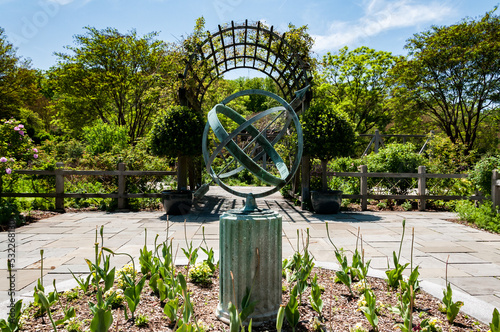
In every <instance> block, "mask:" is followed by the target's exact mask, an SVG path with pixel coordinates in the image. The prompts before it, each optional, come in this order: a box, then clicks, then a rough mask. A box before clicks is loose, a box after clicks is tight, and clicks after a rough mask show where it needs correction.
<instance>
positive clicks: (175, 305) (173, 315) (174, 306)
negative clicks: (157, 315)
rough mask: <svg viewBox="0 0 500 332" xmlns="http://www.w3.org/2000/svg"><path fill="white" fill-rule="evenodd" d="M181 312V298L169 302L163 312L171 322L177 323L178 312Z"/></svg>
mask: <svg viewBox="0 0 500 332" xmlns="http://www.w3.org/2000/svg"><path fill="white" fill-rule="evenodd" d="M178 310H179V298H178V297H176V298H175V299H170V300H168V302H167V303H165V306H164V307H163V312H164V313H165V315H167V317H168V318H169V319H170V322H172V323H175V322H177V311H178Z"/></svg>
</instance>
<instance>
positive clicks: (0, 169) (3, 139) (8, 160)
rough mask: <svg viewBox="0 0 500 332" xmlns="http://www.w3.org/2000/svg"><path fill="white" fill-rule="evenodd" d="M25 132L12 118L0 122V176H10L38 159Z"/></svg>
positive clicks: (35, 150)
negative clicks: (13, 171)
mask: <svg viewBox="0 0 500 332" xmlns="http://www.w3.org/2000/svg"><path fill="white" fill-rule="evenodd" d="M25 130H26V129H25V128H24V125H23V124H22V123H21V122H20V121H17V120H16V119H14V118H11V119H9V120H1V121H0V175H5V174H11V173H12V170H13V169H15V168H22V167H23V166H25V165H26V164H27V163H29V161H31V160H34V159H37V158H38V150H37V149H36V148H35V147H34V146H33V141H32V140H31V138H30V137H29V136H28V135H27V134H26V131H25Z"/></svg>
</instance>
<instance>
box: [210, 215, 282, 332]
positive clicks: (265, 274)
mask: <svg viewBox="0 0 500 332" xmlns="http://www.w3.org/2000/svg"><path fill="white" fill-rule="evenodd" d="M281 221H282V217H281V215H280V214H279V213H277V212H274V211H269V210H267V211H260V212H250V213H244V212H237V211H229V212H226V213H224V214H223V215H222V216H221V217H220V225H219V229H220V233H219V234H220V239H219V243H220V276H219V279H220V280H219V281H220V290H219V305H218V306H217V310H216V315H217V317H218V318H219V319H220V320H222V321H223V322H226V323H229V311H228V305H229V302H233V303H234V302H235V299H236V303H235V305H236V306H237V308H238V310H239V311H241V308H240V305H241V300H242V298H243V296H244V295H245V292H246V289H247V288H251V289H252V294H251V301H258V303H257V305H256V307H255V311H254V312H253V314H252V315H251V316H250V317H249V319H250V318H251V319H252V325H254V326H255V325H258V324H259V323H262V322H266V321H271V320H275V319H276V315H277V312H278V309H279V306H280V304H281V269H282V262H281V238H282V237H281ZM231 272H232V273H233V276H234V291H233V283H232V280H231ZM235 293H236V294H235Z"/></svg>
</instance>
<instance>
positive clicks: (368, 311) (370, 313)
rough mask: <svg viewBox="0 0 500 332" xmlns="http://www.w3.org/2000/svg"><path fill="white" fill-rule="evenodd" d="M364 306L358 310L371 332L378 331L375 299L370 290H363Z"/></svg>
mask: <svg viewBox="0 0 500 332" xmlns="http://www.w3.org/2000/svg"><path fill="white" fill-rule="evenodd" d="M364 297H365V303H366V304H365V305H363V306H361V307H360V308H359V309H360V310H361V311H362V312H363V314H364V315H365V317H366V319H367V320H368V322H369V323H370V325H371V326H372V328H373V331H375V332H377V331H378V315H377V298H376V297H375V294H373V292H372V291H371V290H370V289H367V290H365V293H364Z"/></svg>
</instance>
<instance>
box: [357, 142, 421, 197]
mask: <svg viewBox="0 0 500 332" xmlns="http://www.w3.org/2000/svg"><path fill="white" fill-rule="evenodd" d="M364 161H365V162H366V165H367V167H368V172H381V173H417V172H418V166H423V165H425V158H424V157H423V156H422V155H420V154H418V153H417V152H415V146H414V145H413V144H411V143H406V144H399V143H393V144H388V145H387V146H386V147H385V148H382V149H380V150H379V152H378V153H371V154H369V155H368V156H366V157H364ZM370 182H371V183H370V185H369V187H373V186H374V185H379V186H382V187H384V188H386V189H387V190H388V191H389V192H390V193H392V194H398V195H404V194H407V193H408V190H409V189H411V188H414V187H415V186H416V180H415V179H392V178H384V179H383V180H380V179H377V178H371V179H370Z"/></svg>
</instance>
